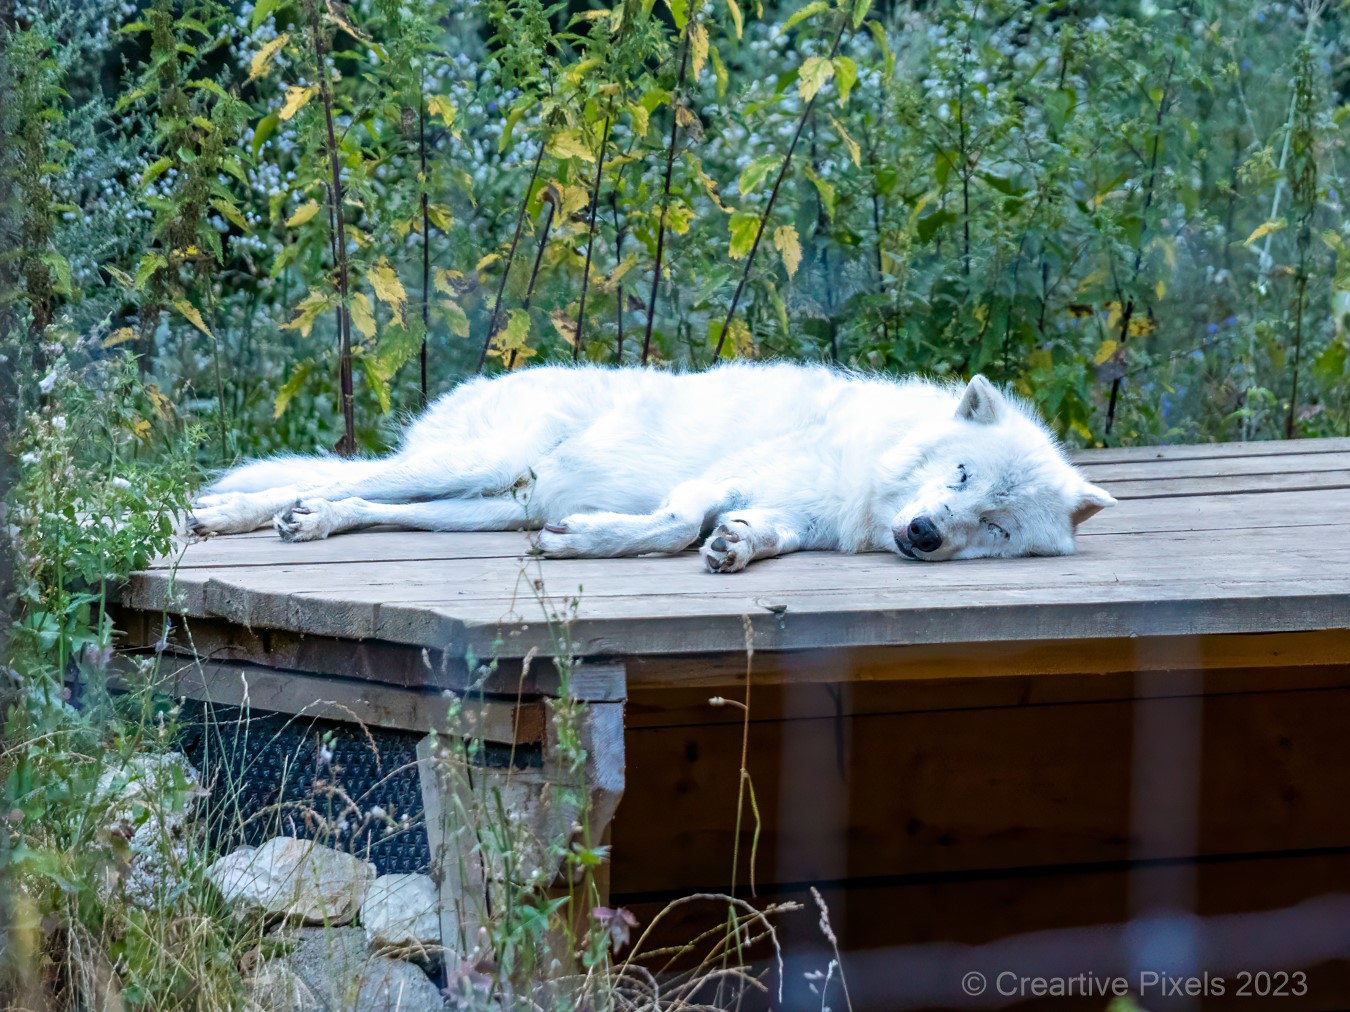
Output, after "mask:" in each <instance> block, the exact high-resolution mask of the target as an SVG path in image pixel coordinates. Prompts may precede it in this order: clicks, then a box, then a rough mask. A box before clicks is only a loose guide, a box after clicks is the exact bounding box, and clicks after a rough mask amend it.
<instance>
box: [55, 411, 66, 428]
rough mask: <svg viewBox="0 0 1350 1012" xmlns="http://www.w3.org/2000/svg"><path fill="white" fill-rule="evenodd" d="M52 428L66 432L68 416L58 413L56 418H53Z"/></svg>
mask: <svg viewBox="0 0 1350 1012" xmlns="http://www.w3.org/2000/svg"><path fill="white" fill-rule="evenodd" d="M52 428H53V429H55V430H56V431H57V432H65V431H66V416H65V415H57V416H56V417H55V418H53V419H52Z"/></svg>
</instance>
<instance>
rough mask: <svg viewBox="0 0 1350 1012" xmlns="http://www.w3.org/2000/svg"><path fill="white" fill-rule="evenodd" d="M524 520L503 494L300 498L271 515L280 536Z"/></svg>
mask: <svg viewBox="0 0 1350 1012" xmlns="http://www.w3.org/2000/svg"><path fill="white" fill-rule="evenodd" d="M528 523H529V518H528V517H527V515H526V511H525V506H524V504H523V503H520V502H518V501H516V500H515V499H509V498H506V497H505V496H501V497H497V498H493V499H436V500H433V501H431V502H413V503H378V502H369V501H367V500H365V499H357V498H349V499H337V500H333V499H318V498H309V499H301V500H299V501H298V502H296V503H295V504H294V505H292V506H290V507H289V508H287V509H286V510H284V511H282V512H281V513H279V514H278V515H277V516H276V517H275V519H274V520H273V526H274V527H276V529H277V533H278V534H280V535H281V539H282V540H283V541H318V540H320V539H321V538H326V537H328V536H329V535H330V534H340V533H342V532H343V531H350V530H354V529H356V528H359V527H370V526H372V525H375V524H391V525H393V526H395V527H402V528H405V529H408V530H415V531H515V530H520V529H521V528H523V527H526V526H527V525H528Z"/></svg>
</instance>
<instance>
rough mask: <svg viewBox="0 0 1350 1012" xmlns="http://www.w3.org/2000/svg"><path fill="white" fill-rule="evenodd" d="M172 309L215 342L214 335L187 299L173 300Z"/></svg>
mask: <svg viewBox="0 0 1350 1012" xmlns="http://www.w3.org/2000/svg"><path fill="white" fill-rule="evenodd" d="M173 308H174V309H176V310H178V311H179V312H180V313H182V314H183V315H184V316H185V317H187V321H188V323H190V324H192V325H193V326H194V327H196V328H197V329H198V330H200V331H201V332H202V333H203V334H205V335H206V336H207V337H209V338H211V339H212V340H215V337H216V335H215V334H213V333H211V328H209V327H208V326H207V325H206V321H205V320H203V319H202V314H201V313H199V312H198V311H197V307H196V306H194V305H193V304H192V303H191V302H189V301H188V300H187V299H174V300H173Z"/></svg>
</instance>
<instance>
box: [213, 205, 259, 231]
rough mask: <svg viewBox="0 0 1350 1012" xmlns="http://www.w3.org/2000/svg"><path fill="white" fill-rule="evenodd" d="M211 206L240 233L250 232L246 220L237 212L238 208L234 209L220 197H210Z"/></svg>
mask: <svg viewBox="0 0 1350 1012" xmlns="http://www.w3.org/2000/svg"><path fill="white" fill-rule="evenodd" d="M211 206H212V207H214V208H215V209H216V210H217V211H219V212H220V213H221V214H223V215H224V216H225V217H226V218H228V219H229V220H230V221H231V222H232V223H233V224H234V225H236V226H237V227H238V228H239V230H240V231H243V232H249V231H252V230H251V229H250V228H249V227H248V219H247V218H245V217H244V216H243V215H242V214H241V213H240V212H239V208H237V207H235V206H234V205H233V204H231V203H230V202H229V201H228V200H225V199H223V198H221V197H212V198H211Z"/></svg>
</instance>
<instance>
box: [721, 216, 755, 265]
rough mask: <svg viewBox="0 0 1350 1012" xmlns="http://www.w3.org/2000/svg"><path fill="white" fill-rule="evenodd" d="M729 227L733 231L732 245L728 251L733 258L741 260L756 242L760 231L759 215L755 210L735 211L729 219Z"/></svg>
mask: <svg viewBox="0 0 1350 1012" xmlns="http://www.w3.org/2000/svg"><path fill="white" fill-rule="evenodd" d="M727 228H728V229H729V230H730V232H731V247H730V249H729V251H728V252H729V253H730V255H731V259H733V260H739V259H740V258H741V257H743V256H745V255H746V254H747V253H749V252H750V247H751V246H753V245H754V244H755V236H756V235H757V234H758V233H759V215H757V214H756V213H755V212H754V211H733V212H732V214H731V217H730V218H729V219H728V220H727Z"/></svg>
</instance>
